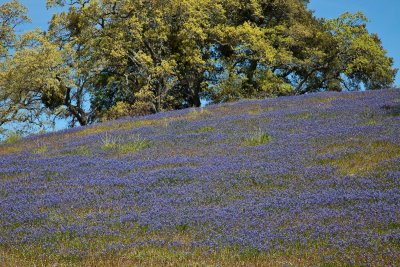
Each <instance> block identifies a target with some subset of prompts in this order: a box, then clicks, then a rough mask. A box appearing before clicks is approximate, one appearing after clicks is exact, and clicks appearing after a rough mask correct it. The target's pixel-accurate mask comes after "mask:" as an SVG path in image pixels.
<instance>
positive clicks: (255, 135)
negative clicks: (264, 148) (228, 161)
mask: <svg viewBox="0 0 400 267" xmlns="http://www.w3.org/2000/svg"><path fill="white" fill-rule="evenodd" d="M271 140H272V137H271V136H270V135H269V134H268V133H266V132H264V131H263V130H262V129H261V128H259V129H258V130H256V131H254V132H252V133H251V134H250V136H249V137H247V138H245V140H244V142H243V144H244V145H245V146H260V145H264V144H267V143H269V142H270V141H271Z"/></svg>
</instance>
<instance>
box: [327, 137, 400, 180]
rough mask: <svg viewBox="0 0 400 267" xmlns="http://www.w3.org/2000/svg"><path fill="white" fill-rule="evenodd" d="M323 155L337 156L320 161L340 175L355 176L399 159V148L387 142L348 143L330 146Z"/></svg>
mask: <svg viewBox="0 0 400 267" xmlns="http://www.w3.org/2000/svg"><path fill="white" fill-rule="evenodd" d="M323 153H324V154H333V155H334V154H336V153H338V154H339V156H337V157H332V158H328V159H323V160H321V161H320V163H321V164H332V165H334V166H335V167H336V168H337V169H338V170H339V172H340V173H341V174H344V175H350V176H352V175H356V174H363V173H366V172H369V171H373V170H375V169H377V168H378V167H379V165H380V164H381V163H382V162H385V161H389V160H393V159H395V158H399V157H400V146H399V145H397V144H394V143H392V142H389V141H384V140H382V141H373V142H368V141H350V142H344V143H340V144H332V145H329V146H327V147H325V148H324V149H323Z"/></svg>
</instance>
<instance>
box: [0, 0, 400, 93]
mask: <svg viewBox="0 0 400 267" xmlns="http://www.w3.org/2000/svg"><path fill="white" fill-rule="evenodd" d="M20 1H21V2H22V3H23V4H24V5H25V6H26V7H28V8H29V16H30V17H31V19H32V24H30V25H25V26H24V27H23V30H26V29H32V28H37V27H40V28H42V29H47V22H48V21H49V19H50V18H51V16H52V13H54V12H56V11H57V10H54V9H53V10H46V0H20ZM5 2H7V1H6V0H0V3H5ZM309 7H310V9H312V10H314V11H315V14H316V16H318V17H326V18H333V17H337V16H339V15H340V14H342V13H344V12H346V11H350V12H357V11H362V12H364V13H365V14H366V15H367V17H368V18H369V19H370V23H369V24H368V29H369V31H370V32H374V33H377V34H378V35H379V36H380V38H381V40H382V43H383V46H384V47H385V48H386V50H387V51H388V54H389V56H391V57H393V58H394V60H395V66H396V68H400V45H399V43H400V15H399V10H400V1H399V0H380V1H376V0H358V1H357V0H353V1H349V0H311V1H310V4H309ZM396 85H397V86H398V87H400V74H398V75H397V79H396Z"/></svg>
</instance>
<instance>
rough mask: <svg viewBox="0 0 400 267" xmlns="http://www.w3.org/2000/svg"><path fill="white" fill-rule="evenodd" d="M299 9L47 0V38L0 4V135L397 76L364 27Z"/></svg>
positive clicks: (18, 10) (251, 2)
mask: <svg viewBox="0 0 400 267" xmlns="http://www.w3.org/2000/svg"><path fill="white" fill-rule="evenodd" d="M307 3H308V1H306V0H286V1H272V0H268V1H266V0H246V1H240V0H213V1H212V0H204V1H197V0H183V1H182V0H180V1H178V0H172V1H165V0H155V1H130V0H121V1H114V0H97V1H90V0H88V1H67V0H47V5H48V7H57V6H61V7H63V11H62V12H60V13H58V14H55V15H54V16H53V18H52V20H51V21H50V24H49V25H50V26H49V29H48V31H47V32H45V33H42V32H37V31H35V32H30V33H27V34H25V35H23V36H20V37H19V38H18V37H17V36H16V35H15V33H14V31H13V28H14V26H16V25H19V24H21V23H23V22H25V21H27V20H28V18H27V17H26V15H25V12H26V10H25V8H24V7H22V6H21V5H20V4H19V3H18V2H17V1H16V0H13V1H11V2H9V3H6V4H3V5H1V6H0V22H1V23H0V25H1V27H0V36H1V40H0V59H1V57H4V55H8V54H9V53H8V51H9V50H10V48H12V49H13V51H14V55H13V56H7V58H4V60H0V101H1V105H0V127H1V126H2V125H3V124H7V123H13V122H20V123H30V124H35V125H38V126H39V127H43V124H44V123H45V122H49V121H51V120H50V119H54V118H61V119H67V120H68V121H69V123H70V126H75V125H77V124H79V125H87V124H90V123H93V122H97V121H104V120H112V119H117V118H120V117H124V116H136V115H145V114H150V113H155V112H160V111H164V110H171V109H180V108H184V107H198V106H200V105H201V102H200V99H201V98H206V99H208V100H209V101H210V102H214V103H219V102H227V101H234V100H238V99H243V98H264V97H271V96H281V95H290V94H303V93H307V92H314V91H322V90H336V91H341V90H360V89H361V88H366V89H382V88H386V87H389V86H391V84H392V83H393V81H394V77H395V74H396V70H395V69H393V59H392V58H390V57H388V56H387V53H386V51H385V50H384V49H383V47H382V44H381V41H380V40H379V37H378V36H377V35H376V34H370V33H369V32H368V30H367V28H366V24H365V23H366V21H367V18H366V17H365V16H364V15H363V14H361V13H356V14H351V13H345V14H343V15H341V16H339V17H338V18H336V19H330V20H325V19H318V18H315V17H314V15H313V13H312V11H310V10H309V9H308V8H307Z"/></svg>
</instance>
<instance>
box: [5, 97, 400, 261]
mask: <svg viewBox="0 0 400 267" xmlns="http://www.w3.org/2000/svg"><path fill="white" fill-rule="evenodd" d="M399 177H400V91H394V90H388V91H376V92H366V93H324V94H317V95H310V96H302V97H286V98H279V99H269V100H263V101H242V102H239V103H231V104H225V105H217V106H210V107H208V108H204V109H189V110H183V111H175V112H168V113H164V114H157V115H152V116H147V117H143V118H136V119H125V120H120V121H115V122H110V123H106V124H100V125H95V126H92V127H88V128H79V129H73V130H68V131H64V132H60V133H55V134H48V135H43V136H38V137H31V138H28V139H24V140H20V141H17V142H15V143H11V144H3V145H1V146H0V199H1V204H0V215H2V216H0V233H1V234H0V266H1V265H5V266H7V265H15V266H21V265H27V266H29V265H32V264H33V263H35V264H39V265H51V264H54V263H59V264H66V265H93V266H99V265H101V266H109V265H119V266H124V265H126V266H130V265H132V264H140V265H188V264H189V265H197V264H199V265H216V264H220V265H223V266H224V265H225V266H232V265H259V266H276V265H285V264H288V265H326V266H328V265H329V266H330V265H332V266H336V265H363V264H366V265H370V264H371V265H396V264H399V263H400V258H399V256H398V255H399V252H400V243H399V240H400V239H399V238H400V224H399V223H398V222H399V221H400V212H399V210H400V186H399V185H400V182H399Z"/></svg>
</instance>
